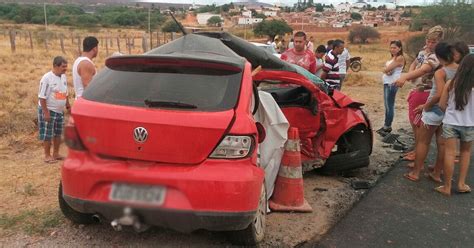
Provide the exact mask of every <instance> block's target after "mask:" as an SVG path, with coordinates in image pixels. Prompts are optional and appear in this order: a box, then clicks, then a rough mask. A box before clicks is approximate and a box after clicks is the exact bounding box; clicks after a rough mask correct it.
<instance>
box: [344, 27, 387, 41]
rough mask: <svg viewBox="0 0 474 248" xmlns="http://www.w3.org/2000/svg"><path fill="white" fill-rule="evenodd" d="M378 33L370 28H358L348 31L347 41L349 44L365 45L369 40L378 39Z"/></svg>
mask: <svg viewBox="0 0 474 248" xmlns="http://www.w3.org/2000/svg"><path fill="white" fill-rule="evenodd" d="M379 38H380V33H379V32H378V31H377V30H376V29H375V28H372V27H365V26H358V27H355V28H353V29H352V30H351V31H349V37H348V39H349V41H350V42H351V43H359V42H360V43H363V44H365V43H367V41H368V40H369V39H379Z"/></svg>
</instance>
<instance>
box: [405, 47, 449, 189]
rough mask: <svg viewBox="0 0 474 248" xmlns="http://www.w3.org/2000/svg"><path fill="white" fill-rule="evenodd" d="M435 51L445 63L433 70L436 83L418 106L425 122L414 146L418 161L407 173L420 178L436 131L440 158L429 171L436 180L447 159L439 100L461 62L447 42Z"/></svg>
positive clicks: (442, 62)
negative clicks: (456, 58)
mask: <svg viewBox="0 0 474 248" xmlns="http://www.w3.org/2000/svg"><path fill="white" fill-rule="evenodd" d="M435 54H436V57H437V58H438V61H439V62H440V63H441V65H442V66H443V67H442V68H440V69H438V70H437V71H436V72H435V74H434V84H433V86H432V88H431V90H430V94H429V96H428V100H427V101H426V103H425V104H423V105H421V106H419V107H418V108H419V109H421V110H422V117H421V121H422V125H421V128H420V129H419V130H418V136H417V138H418V140H417V141H418V142H417V143H416V147H415V163H414V167H413V169H412V170H411V172H410V173H407V174H405V177H406V178H408V179H410V180H412V181H417V180H418V179H419V174H420V172H421V171H422V170H423V167H424V162H425V159H426V156H427V155H428V151H429V148H430V143H431V138H432V137H433V135H434V134H435V133H436V146H437V150H438V153H437V159H436V164H435V166H434V170H433V172H431V173H428V174H427V175H428V176H429V178H430V179H432V180H433V181H435V182H441V177H440V176H441V169H442V166H443V162H444V143H445V142H444V139H443V138H441V128H439V127H440V126H441V124H442V121H443V117H444V113H443V111H442V110H441V108H440V107H439V100H440V98H441V93H442V92H443V89H444V85H445V84H446V81H449V80H451V79H453V77H454V74H455V73H456V70H457V69H458V64H456V63H455V61H454V57H453V52H452V46H451V45H449V44H448V43H445V42H441V43H438V45H436V47H435Z"/></svg>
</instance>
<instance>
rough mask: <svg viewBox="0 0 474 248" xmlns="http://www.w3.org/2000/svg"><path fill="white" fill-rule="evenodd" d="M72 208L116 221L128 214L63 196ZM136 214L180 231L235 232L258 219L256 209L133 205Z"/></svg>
mask: <svg viewBox="0 0 474 248" xmlns="http://www.w3.org/2000/svg"><path fill="white" fill-rule="evenodd" d="M63 197H64V200H65V201H66V202H67V203H68V205H69V206H70V207H72V208H73V209H75V210H76V211H79V212H82V213H96V214H99V215H100V217H101V219H103V220H108V221H112V220H114V219H118V218H120V217H122V216H123V214H124V206H121V205H117V204H111V203H103V202H94V201H85V200H80V199H77V198H73V197H69V196H67V195H63ZM132 213H133V215H136V216H138V218H139V220H140V221H141V222H142V223H146V224H148V225H153V226H161V227H166V228H170V229H173V230H176V231H179V232H192V231H195V230H199V229H205V230H210V231H233V230H242V229H245V228H246V227H247V226H248V225H249V224H250V223H251V222H252V221H253V220H254V218H255V214H256V211H250V212H220V213H219V212H196V211H175V210H168V209H157V208H144V207H133V208H132Z"/></svg>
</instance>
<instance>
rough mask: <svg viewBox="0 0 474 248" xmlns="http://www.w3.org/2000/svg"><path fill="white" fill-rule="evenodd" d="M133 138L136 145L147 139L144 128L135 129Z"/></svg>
mask: <svg viewBox="0 0 474 248" xmlns="http://www.w3.org/2000/svg"><path fill="white" fill-rule="evenodd" d="M133 138H134V139H135V141H136V142H138V143H144V142H145V141H146V139H147V138H148V131H147V130H146V129H145V128H144V127H137V128H135V130H133Z"/></svg>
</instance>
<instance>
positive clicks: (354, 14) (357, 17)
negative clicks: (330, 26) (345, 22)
mask: <svg viewBox="0 0 474 248" xmlns="http://www.w3.org/2000/svg"><path fill="white" fill-rule="evenodd" d="M351 19H352V20H355V21H360V20H362V15H361V14H359V13H357V12H352V13H351Z"/></svg>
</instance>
